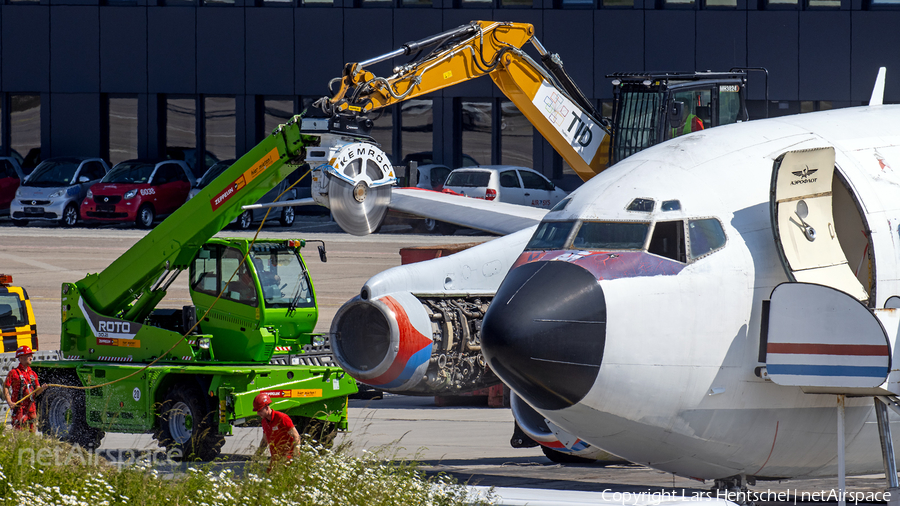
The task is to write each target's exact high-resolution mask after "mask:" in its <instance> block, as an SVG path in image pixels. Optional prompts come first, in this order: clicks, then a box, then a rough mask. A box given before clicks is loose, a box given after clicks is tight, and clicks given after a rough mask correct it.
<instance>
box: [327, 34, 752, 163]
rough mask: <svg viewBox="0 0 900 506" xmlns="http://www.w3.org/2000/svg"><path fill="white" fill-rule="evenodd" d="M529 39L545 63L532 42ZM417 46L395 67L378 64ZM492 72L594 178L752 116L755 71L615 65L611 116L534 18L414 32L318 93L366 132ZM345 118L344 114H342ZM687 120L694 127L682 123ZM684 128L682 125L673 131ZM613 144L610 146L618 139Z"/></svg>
mask: <svg viewBox="0 0 900 506" xmlns="http://www.w3.org/2000/svg"><path fill="white" fill-rule="evenodd" d="M528 42H530V43H531V45H532V46H533V47H534V48H535V49H536V50H537V53H538V54H539V56H540V63H539V62H537V61H535V59H534V58H532V57H531V56H530V55H528V54H527V53H526V52H525V50H524V49H523V46H525V44H526V43H528ZM408 55H414V58H413V59H412V61H410V62H409V63H405V64H401V65H398V66H396V67H394V68H393V74H392V75H390V76H388V77H379V76H376V75H375V74H374V73H373V72H372V71H371V70H370V68H371V67H372V66H373V65H375V64H377V63H379V62H383V61H387V60H391V59H393V58H396V57H401V56H408ZM484 75H489V76H490V77H491V79H493V81H494V83H495V84H496V85H497V87H498V88H500V90H501V91H502V92H503V94H504V95H506V97H507V98H509V100H510V101H512V102H513V104H515V106H516V107H517V108H518V109H519V111H521V112H522V114H524V115H525V117H526V118H527V119H528V121H530V122H531V124H532V125H534V127H535V128H536V129H537V130H538V131H539V132H540V133H541V134H542V135H543V136H544V138H545V139H547V141H548V142H549V143H550V144H551V145H552V146H553V148H554V149H555V150H556V151H557V152H558V153H559V154H560V155H561V156H562V157H563V159H565V161H566V162H567V163H568V164H569V165H570V166H571V167H572V169H573V170H574V171H575V172H576V173H577V174H578V175H579V176H580V177H581V179H582V180H585V181H586V180H588V179H590V178H591V177H593V176H594V175H595V174H597V173H599V172H600V171H602V170H603V169H605V168H606V167H607V166H608V165H610V164H612V163H615V162H617V161H619V160H620V159H621V158H623V157H625V156H627V155H629V154H633V153H635V152H637V151H639V150H641V149H644V148H646V147H649V146H650V145H653V144H656V143H658V142H661V141H663V140H666V139H668V138H671V137H673V136H675V135H680V134H681V133H688V132H690V131H691V130H697V129H698V128H708V127H711V126H718V125H720V124H726V123H734V122H737V121H744V120H746V119H748V115H747V111H746V105H745V93H744V90H745V87H746V83H747V74H746V72H745V71H743V70H741V69H732V71H730V72H721V73H713V72H689V73H671V72H655V73H640V74H613V75H610V76H607V77H609V78H613V85H614V92H615V93H614V94H615V102H614V108H613V117H612V118H611V119H604V118H603V117H602V116H601V115H600V114H599V112H598V111H597V110H596V109H595V107H594V105H593V104H592V103H591V101H590V100H588V99H587V98H586V97H585V96H584V94H583V93H582V92H581V90H580V89H579V88H578V86H577V85H576V84H575V82H574V81H573V80H572V79H571V77H570V76H569V75H568V74H567V73H566V71H565V69H564V68H563V63H562V60H561V59H560V58H559V56H558V55H556V54H552V53H550V52H548V51H547V49H545V48H544V46H543V45H542V44H541V43H540V41H539V40H538V39H537V38H536V37H535V33H534V27H533V26H532V25H530V24H527V23H513V22H497V21H473V22H471V23H470V24H467V25H463V26H460V27H458V28H455V29H453V30H449V31H446V32H443V33H440V34H437V35H433V36H430V37H426V38H424V39H422V40H419V41H415V42H408V43H406V44H403V46H402V47H401V48H399V49H397V50H394V51H392V52H390V53H386V54H384V55H381V56H377V57H375V58H371V59H369V60H365V61H361V62H356V63H347V64H346V65H345V66H344V71H343V75H342V76H341V77H340V78H336V79H333V80H332V82H331V83H330V85H331V87H332V89H333V90H334V93H333V94H332V96H330V97H323V98H322V99H320V100H319V101H317V102H316V106H318V107H319V108H320V109H322V110H323V111H324V112H325V113H326V115H328V116H331V117H332V125H331V126H332V127H333V128H334V129H336V130H340V129H342V128H343V129H346V130H347V131H348V133H352V134H365V133H366V129H367V125H368V128H371V122H368V123H367V122H366V120H364V119H363V120H361V118H365V117H366V115H367V113H369V112H372V111H376V110H378V109H381V108H383V107H387V106H389V105H392V104H396V103H398V102H402V101H404V100H409V99H412V98H415V97H418V96H421V95H425V94H427V93H431V92H433V91H437V90H440V89H442V88H446V87H449V86H454V85H456V84H460V83H463V82H466V81H469V80H471V79H475V78H477V77H481V76H484ZM337 118H340V119H337ZM684 124H687V125H688V127H689V128H683V127H682V125H684ZM673 132H675V133H673ZM611 145H612V146H613V151H612V152H611V151H610V146H611Z"/></svg>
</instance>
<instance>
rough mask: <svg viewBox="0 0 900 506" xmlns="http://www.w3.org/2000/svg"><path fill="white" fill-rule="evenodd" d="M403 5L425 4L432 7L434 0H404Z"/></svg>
mask: <svg viewBox="0 0 900 506" xmlns="http://www.w3.org/2000/svg"><path fill="white" fill-rule="evenodd" d="M403 5H424V6H429V7H430V6H431V5H432V0H403Z"/></svg>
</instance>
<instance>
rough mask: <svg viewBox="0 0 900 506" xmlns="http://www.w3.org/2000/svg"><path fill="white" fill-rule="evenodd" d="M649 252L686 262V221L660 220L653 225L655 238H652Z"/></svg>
mask: <svg viewBox="0 0 900 506" xmlns="http://www.w3.org/2000/svg"><path fill="white" fill-rule="evenodd" d="M647 251H648V252H649V253H653V254H654V255H659V256H661V257H666V258H671V259H672V260H675V261H676V262H682V263H686V262H687V258H685V257H686V255H687V253H686V252H685V249H684V222H683V221H681V220H676V221H660V222H657V223H656V226H655V227H653V238H652V239H650V247H649V248H647Z"/></svg>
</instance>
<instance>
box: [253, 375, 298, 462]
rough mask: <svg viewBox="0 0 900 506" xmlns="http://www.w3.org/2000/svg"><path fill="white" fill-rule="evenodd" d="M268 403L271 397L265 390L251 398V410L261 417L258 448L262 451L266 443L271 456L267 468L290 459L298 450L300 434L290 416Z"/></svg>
mask: <svg viewBox="0 0 900 506" xmlns="http://www.w3.org/2000/svg"><path fill="white" fill-rule="evenodd" d="M270 404H272V399H270V398H269V395H268V394H267V393H265V392H263V393H260V394H259V395H257V396H256V398H255V399H253V411H256V414H257V415H259V417H260V419H262V427H263V438H262V441H260V443H259V450H260V451H262V450H263V449H264V448H265V447H266V446H267V445H268V447H269V455H271V457H272V458H271V460H270V464H269V470H271V469H272V465H273V464H275V463H278V462H287V461H289V460H291V459H292V458H293V457H294V455H296V454H297V452H298V451H299V450H300V434H299V433H298V432H297V428H296V427H294V422H293V421H291V417H289V416H287V415H286V414H284V413H282V412H280V411H275V410H274V409H272V408H271V407H269V405H270Z"/></svg>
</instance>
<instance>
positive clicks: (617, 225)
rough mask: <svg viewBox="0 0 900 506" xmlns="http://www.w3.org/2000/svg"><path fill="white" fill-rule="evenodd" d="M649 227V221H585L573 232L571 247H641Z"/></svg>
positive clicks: (604, 248)
mask: <svg viewBox="0 0 900 506" xmlns="http://www.w3.org/2000/svg"><path fill="white" fill-rule="evenodd" d="M649 229H650V224H649V223H623V222H602V221H586V222H584V223H583V224H582V225H581V228H580V229H578V233H577V234H575V239H574V240H573V241H572V247H573V248H575V249H595V250H621V249H641V248H643V247H644V242H645V241H646V239H647V231H648V230H649Z"/></svg>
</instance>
